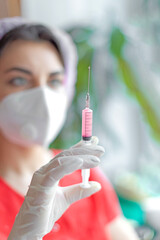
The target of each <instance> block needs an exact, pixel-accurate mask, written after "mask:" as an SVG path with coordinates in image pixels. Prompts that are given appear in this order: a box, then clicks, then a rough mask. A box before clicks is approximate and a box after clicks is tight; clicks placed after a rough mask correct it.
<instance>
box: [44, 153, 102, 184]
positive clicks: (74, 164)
mask: <svg viewBox="0 0 160 240" xmlns="http://www.w3.org/2000/svg"><path fill="white" fill-rule="evenodd" d="M57 161H58V159H57ZM59 162H60V165H59V166H57V167H56V168H52V167H51V166H50V169H48V171H47V172H46V173H45V177H44V180H43V183H42V185H43V186H53V184H54V183H55V182H57V181H59V180H60V179H61V178H62V177H64V176H65V175H67V174H70V173H72V172H74V171H75V170H77V169H85V168H93V167H96V166H98V165H99V163H100V159H99V158H97V157H95V156H92V155H91V156H86V155H85V156H78V157H75V156H72V157H63V158H61V159H59Z"/></svg>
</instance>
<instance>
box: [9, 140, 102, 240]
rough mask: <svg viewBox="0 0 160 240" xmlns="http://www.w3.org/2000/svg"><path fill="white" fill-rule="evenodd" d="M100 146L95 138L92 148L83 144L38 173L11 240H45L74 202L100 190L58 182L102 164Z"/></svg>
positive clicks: (98, 186) (79, 144) (57, 156)
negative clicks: (74, 172)
mask: <svg viewBox="0 0 160 240" xmlns="http://www.w3.org/2000/svg"><path fill="white" fill-rule="evenodd" d="M97 143H98V139H97V138H96V137H92V141H91V144H90V145H85V144H84V142H83V141H81V142H79V143H78V144H76V145H74V146H73V147H71V148H69V149H68V150H64V151H62V152H61V153H59V154H58V155H56V156H55V157H54V158H53V159H52V160H51V161H50V162H49V163H48V164H46V165H44V166H43V167H41V168H40V169H39V170H38V171H36V172H35V173H34V175H33V178H32V181H31V184H30V187H29V190H28V192H27V194H26V197H25V200H24V203H23V204H22V207H21V209H20V211H19V213H18V215H17V217H16V220H15V222H14V225H13V228H12V230H11V233H10V235H9V238H8V240H40V239H42V238H43V236H45V235H46V234H47V233H48V232H50V231H51V229H52V228H53V225H54V223H55V221H57V220H58V219H59V218H60V217H61V215H62V214H63V213H64V211H65V210H66V209H67V208H68V207H69V206H70V205H71V204H72V203H73V202H75V201H77V200H80V199H82V198H85V197H88V196H90V195H92V194H93V193H95V192H97V191H99V190H100V188H101V186H100V184H99V183H97V182H90V188H83V186H82V185H81V184H76V185H72V186H68V187H59V186H58V181H59V180H60V179H61V178H62V177H63V176H64V175H67V174H70V173H72V172H73V171H75V170H77V169H84V168H92V167H96V166H97V165H98V164H99V162H100V160H99V157H100V156H101V155H102V154H103V153H104V149H103V147H101V146H98V145H97Z"/></svg>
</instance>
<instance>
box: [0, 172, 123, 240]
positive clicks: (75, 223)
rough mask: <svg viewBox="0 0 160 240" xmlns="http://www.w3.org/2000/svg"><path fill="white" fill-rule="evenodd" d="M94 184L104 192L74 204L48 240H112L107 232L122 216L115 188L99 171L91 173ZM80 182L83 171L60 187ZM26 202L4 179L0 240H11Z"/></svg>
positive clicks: (0, 199)
mask: <svg viewBox="0 0 160 240" xmlns="http://www.w3.org/2000/svg"><path fill="white" fill-rule="evenodd" d="M90 180H91V181H92V180H93V181H98V182H100V183H101V185H102V189H101V190H100V191H99V192H98V193H96V194H94V195H92V196H90V197H88V198H85V199H82V200H80V201H78V202H76V203H74V204H72V205H71V206H70V207H69V209H68V210H67V211H66V212H65V213H64V214H63V215H62V217H61V218H60V219H59V220H58V221H57V222H56V223H55V224H54V226H53V229H52V231H51V232H50V233H49V234H47V235H46V236H45V237H44V238H43V239H44V240H53V239H54V240H88V239H92V240H97V239H98V240H110V237H109V234H108V233H106V232H105V230H104V228H105V226H106V224H108V223H110V222H111V221H112V220H114V219H115V218H116V217H117V216H119V215H120V214H121V210H120V207H119V203H118V200H117V197H116V194H115V192H114V190H113V188H112V187H111V185H110V183H109V181H108V180H107V179H106V177H105V176H104V175H103V174H102V172H101V171H100V169H99V168H94V169H91V176H90ZM79 182H81V171H80V170H78V171H76V172H74V173H72V174H70V175H67V176H65V177H64V178H63V179H61V181H60V185H61V186H67V185H71V184H76V183H79ZM23 201H24V197H23V196H21V195H20V194H19V193H17V192H16V191H14V190H13V189H12V188H11V187H10V186H9V185H8V184H6V183H5V182H4V181H3V180H2V179H1V178H0V240H7V237H8V235H9V232H10V231H11V228H12V225H13V223H14V219H15V216H16V214H17V213H18V211H19V209H20V207H21V205H22V203H23Z"/></svg>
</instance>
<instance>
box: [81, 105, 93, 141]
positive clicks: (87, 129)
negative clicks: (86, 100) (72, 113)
mask: <svg viewBox="0 0 160 240" xmlns="http://www.w3.org/2000/svg"><path fill="white" fill-rule="evenodd" d="M92 116H93V111H92V110H91V109H90V108H88V107H86V108H85V109H83V111H82V139H83V140H84V141H90V139H91V137H92Z"/></svg>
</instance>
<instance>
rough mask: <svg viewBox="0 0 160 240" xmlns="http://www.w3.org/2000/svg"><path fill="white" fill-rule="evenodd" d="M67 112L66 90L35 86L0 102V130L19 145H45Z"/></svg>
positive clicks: (57, 131) (54, 135) (59, 127)
mask: <svg viewBox="0 0 160 240" xmlns="http://www.w3.org/2000/svg"><path fill="white" fill-rule="evenodd" d="M66 111H67V97H66V94H65V91H63V90H62V91H55V90H52V89H50V88H49V87H46V86H45V87H37V88H33V89H29V90H25V91H21V92H17V93H13V94H10V95H8V96H6V97H5V98H4V99H3V100H2V101H1V102H0V129H1V131H2V132H3V134H4V136H5V137H6V138H7V139H8V140H10V141H12V142H14V143H16V144H19V145H22V146H31V145H33V144H39V145H42V146H45V147H46V146H48V145H49V144H50V143H51V141H52V140H54V139H55V137H56V136H57V134H58V133H59V131H60V129H61V128H62V126H63V124H64V121H65V117H66Z"/></svg>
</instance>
